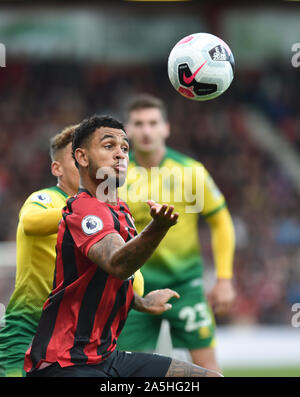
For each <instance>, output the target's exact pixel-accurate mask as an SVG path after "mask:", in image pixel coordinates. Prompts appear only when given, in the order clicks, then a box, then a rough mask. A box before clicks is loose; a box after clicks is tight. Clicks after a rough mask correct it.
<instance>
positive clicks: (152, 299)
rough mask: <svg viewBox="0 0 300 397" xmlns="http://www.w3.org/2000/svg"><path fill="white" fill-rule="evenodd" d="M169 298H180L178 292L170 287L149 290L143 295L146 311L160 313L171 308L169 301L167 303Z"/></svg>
mask: <svg viewBox="0 0 300 397" xmlns="http://www.w3.org/2000/svg"><path fill="white" fill-rule="evenodd" d="M171 298H177V299H178V298H180V296H179V294H178V293H177V292H176V291H173V290H172V289H169V288H165V289H157V290H154V291H151V292H149V294H147V295H146V296H144V306H145V310H144V311H146V312H147V313H150V314H156V315H158V314H162V313H164V312H165V311H167V310H170V309H171V308H172V305H171V304H170V303H167V302H168V301H169V300H170V299H171Z"/></svg>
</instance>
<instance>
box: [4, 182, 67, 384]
mask: <svg viewBox="0 0 300 397" xmlns="http://www.w3.org/2000/svg"><path fill="white" fill-rule="evenodd" d="M67 197H68V195H67V194H66V193H64V192H63V191H62V190H61V189H60V188H58V187H56V186H55V187H50V188H47V189H42V190H39V191H37V192H34V193H32V194H31V195H30V196H29V197H28V198H27V200H26V201H25V203H24V205H23V207H22V208H21V210H20V213H19V223H18V228H17V236H16V247H17V255H16V256H17V268H16V281H15V289H14V292H13V294H12V296H11V298H10V301H9V303H8V306H7V309H6V313H5V327H4V328H3V329H1V330H0V372H1V369H2V374H3V367H4V370H5V372H6V375H7V376H8V375H9V374H12V375H19V376H20V375H21V374H20V365H19V363H20V362H21V361H22V360H23V359H24V353H25V351H26V349H27V347H28V345H29V343H30V342H31V339H32V337H33V336H34V334H35V331H36V328H37V325H38V322H39V319H40V315H41V312H42V307H43V304H44V302H45V301H46V299H47V297H48V295H49V292H50V291H51V289H52V284H53V276H54V268H55V258H56V250H55V246H56V238H57V233H54V234H50V235H27V234H25V231H24V225H23V222H22V214H23V213H24V212H25V211H26V212H28V214H30V211H31V210H32V211H34V210H35V209H36V207H37V206H38V207H39V208H44V209H45V210H47V209H50V208H56V209H59V208H61V209H62V208H63V207H64V206H65V204H66V199H67ZM22 355H23V358H22ZM20 357H21V358H20ZM22 366H23V365H22Z"/></svg>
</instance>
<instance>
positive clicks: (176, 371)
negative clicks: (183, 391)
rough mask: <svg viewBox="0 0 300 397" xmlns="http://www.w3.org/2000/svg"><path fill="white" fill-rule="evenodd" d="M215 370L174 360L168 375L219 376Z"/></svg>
mask: <svg viewBox="0 0 300 397" xmlns="http://www.w3.org/2000/svg"><path fill="white" fill-rule="evenodd" d="M219 376H220V375H219V374H218V373H217V372H215V371H210V370H208V369H206V368H202V367H199V366H198V365H195V364H190V363H187V362H184V361H179V360H172V361H171V364H170V367H169V369H168V372H167V373H166V377H219Z"/></svg>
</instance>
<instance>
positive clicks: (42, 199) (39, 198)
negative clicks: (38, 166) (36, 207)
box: [31, 192, 52, 204]
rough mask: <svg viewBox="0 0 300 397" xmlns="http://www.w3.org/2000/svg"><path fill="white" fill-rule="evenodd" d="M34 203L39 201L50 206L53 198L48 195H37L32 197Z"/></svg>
mask: <svg viewBox="0 0 300 397" xmlns="http://www.w3.org/2000/svg"><path fill="white" fill-rule="evenodd" d="M31 200H32V201H37V202H40V203H43V204H49V203H51V201H52V198H51V196H50V195H49V194H47V193H42V192H40V193H36V194H34V195H33V196H32V197H31Z"/></svg>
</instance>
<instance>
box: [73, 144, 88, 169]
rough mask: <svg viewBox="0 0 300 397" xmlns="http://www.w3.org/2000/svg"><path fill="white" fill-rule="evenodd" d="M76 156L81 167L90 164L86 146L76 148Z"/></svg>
mask: <svg viewBox="0 0 300 397" xmlns="http://www.w3.org/2000/svg"><path fill="white" fill-rule="evenodd" d="M75 158H76V161H77V163H78V164H79V165H81V167H87V166H88V165H89V162H88V157H87V155H86V152H85V149H84V148H80V147H79V148H77V149H76V150H75Z"/></svg>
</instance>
